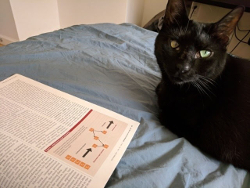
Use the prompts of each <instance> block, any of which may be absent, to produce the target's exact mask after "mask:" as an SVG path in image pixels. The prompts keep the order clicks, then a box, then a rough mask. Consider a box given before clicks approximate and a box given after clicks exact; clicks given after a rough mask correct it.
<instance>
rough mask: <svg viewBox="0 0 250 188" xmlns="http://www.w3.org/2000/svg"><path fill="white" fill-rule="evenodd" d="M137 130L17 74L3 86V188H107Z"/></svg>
mask: <svg viewBox="0 0 250 188" xmlns="http://www.w3.org/2000/svg"><path fill="white" fill-rule="evenodd" d="M138 126H139V123H138V122H135V121H133V120H131V119H128V118H126V117H124V116H122V115H119V114H117V113H115V112H112V111H110V110H107V109H105V108H102V107H100V106H97V105H94V104H92V103H89V102H87V101H84V100H82V99H79V98H77V97H74V96H72V95H69V94H67V93H64V92H61V91H59V90H56V89H54V88H51V87H49V86H46V85H44V84H41V83H39V82H37V81H34V80H32V79H29V78H26V77H24V76H21V75H18V74H15V75H13V76H11V77H9V78H7V79H6V80H3V81H2V82H0V185H1V186H0V187H5V188H8V187H46V188H50V187H51V188H52V187H60V188H63V187H65V188H69V187H82V188H97V187H98V188H99V187H104V186H105V184H106V183H107V181H108V179H109V177H110V176H111V174H112V172H113V170H114V169H115V167H116V166H117V164H118V162H119V160H120V159H121V157H122V155H123V153H124V152H125V150H126V148H127V146H128V144H129V143H130V141H131V139H132V137H133V135H134V133H135V131H136V129H137V127H138Z"/></svg>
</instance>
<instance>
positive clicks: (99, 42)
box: [0, 24, 250, 188]
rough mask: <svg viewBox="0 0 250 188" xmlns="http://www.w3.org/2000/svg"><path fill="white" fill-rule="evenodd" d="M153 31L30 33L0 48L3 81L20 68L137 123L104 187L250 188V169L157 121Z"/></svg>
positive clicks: (86, 28) (108, 27)
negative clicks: (208, 152) (211, 152)
mask: <svg viewBox="0 0 250 188" xmlns="http://www.w3.org/2000/svg"><path fill="white" fill-rule="evenodd" d="M156 35H157V34H156V33H154V32H152V31H148V30H145V29H143V28H140V27H137V26H135V25H132V24H121V25H116V24H94V25H78V26H72V27H69V28H66V29H62V30H58V31H55V32H50V33H46V34H42V35H39V36H35V37H31V38H29V39H27V40H25V41H22V42H17V43H13V44H10V45H7V46H5V47H1V48H0V80H3V79H5V78H7V77H9V76H11V75H12V74H14V73H19V74H22V75H24V76H27V77H30V78H32V79H34V80H37V81H40V82H42V83H44V84H47V85H49V86H52V87H54V88H57V89H59V90H62V91H64V92H67V93H69V94H72V95H74V96H77V97H79V98H82V99H84V100H87V101H89V102H92V103H95V104H97V105H100V106H103V107H105V108H108V109H110V110H113V111H115V112H117V113H120V114H122V115H124V116H127V117H129V118H132V119H134V120H136V121H139V122H140V126H139V128H138V130H137V132H136V134H135V135H134V138H133V140H132V142H131V143H130V145H129V147H128V149H127V150H126V152H125V154H124V156H123V157H122V159H121V161H120V163H119V164H118V166H117V168H116V170H115V171H114V172H113V175H112V176H111V178H110V180H109V181H108V183H107V185H106V187H110V188H137V187H138V188H140V187H142V188H147V187H148V188H164V187H171V188H201V187H205V188H249V187H250V176H249V173H247V172H246V171H244V170H241V169H237V168H234V167H233V166H232V165H227V164H223V163H221V162H218V161H217V160H214V159H212V158H211V157H209V156H207V155H204V154H202V153H201V152H200V151H199V150H198V149H196V148H195V147H193V146H192V145H191V144H190V143H189V142H188V141H186V140H185V139H184V138H178V137H177V136H175V135H174V134H173V133H171V132H170V131H169V130H167V129H166V128H165V127H163V126H162V125H161V124H160V123H159V121H158V118H157V113H158V108H157V102H156V95H155V92H154V90H155V87H156V86H157V84H158V82H159V81H160V77H161V75H160V72H159V68H158V66H157V63H156V59H155V57H154V40H155V37H156ZM249 157H250V156H249Z"/></svg>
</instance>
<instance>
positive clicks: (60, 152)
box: [45, 110, 127, 176]
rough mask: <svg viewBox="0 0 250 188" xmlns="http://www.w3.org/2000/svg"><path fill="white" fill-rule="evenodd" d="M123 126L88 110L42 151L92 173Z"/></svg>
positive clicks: (107, 154)
mask: <svg viewBox="0 0 250 188" xmlns="http://www.w3.org/2000/svg"><path fill="white" fill-rule="evenodd" d="M126 128H127V124H126V123H124V122H122V121H119V120H117V119H114V118H112V117H109V116H107V115H104V114H102V113H99V112H97V111H93V110H91V111H89V113H87V115H86V116H85V117H83V119H82V120H81V121H80V122H79V123H78V124H76V125H75V126H74V127H73V128H71V129H70V130H69V131H68V132H67V133H65V134H64V135H63V136H62V137H61V138H59V139H58V140H57V141H56V142H55V143H53V144H52V145H51V146H49V147H48V148H47V149H46V150H45V151H46V152H48V153H49V154H51V155H53V156H55V157H57V158H59V159H60V160H63V161H64V162H66V163H68V164H70V165H73V166H75V167H76V168H78V169H80V170H82V171H84V172H85V173H87V174H89V175H91V176H94V175H95V174H96V172H97V171H98V170H99V168H100V167H101V165H102V164H103V163H104V162H105V160H106V158H107V157H108V156H109V154H110V152H111V151H112V149H113V148H114V146H115V144H116V143H117V141H118V140H119V138H120V137H121V136H122V134H123V133H124V131H125V130H126Z"/></svg>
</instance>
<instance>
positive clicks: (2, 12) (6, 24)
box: [0, 0, 19, 44]
mask: <svg viewBox="0 0 250 188" xmlns="http://www.w3.org/2000/svg"><path fill="white" fill-rule="evenodd" d="M0 26H1V27H0V38H1V39H2V40H3V41H1V42H0V43H2V44H9V43H11V42H16V41H18V40H19V37H18V34H17V30H16V25H15V20H14V17H13V14H12V10H11V5H10V2H9V0H0Z"/></svg>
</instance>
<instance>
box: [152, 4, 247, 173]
mask: <svg viewBox="0 0 250 188" xmlns="http://www.w3.org/2000/svg"><path fill="white" fill-rule="evenodd" d="M243 13H244V8H243V7H237V8H235V9H234V10H232V11H231V12H229V13H228V14H227V15H226V16H225V17H223V18H222V19H221V20H220V21H218V22H216V23H211V24H204V23H197V22H195V21H192V20H189V19H188V17H187V13H186V9H185V3H184V1H183V0H169V1H168V5H167V8H166V13H165V18H164V23H163V27H162V29H161V31H160V32H159V35H158V36H157V38H156V42H155V56H156V58H157V62H158V64H159V67H160V69H161V73H162V79H161V82H160V83H159V85H158V86H157V88H156V94H157V96H158V105H159V108H160V121H161V123H162V124H163V125H165V126H166V127H167V128H169V130H171V131H172V132H174V133H175V134H177V135H178V136H180V137H185V138H186V139H187V140H188V141H190V142H191V143H192V144H193V145H195V146H197V147H198V148H199V149H200V150H202V151H203V152H205V153H207V154H209V155H211V156H213V157H215V158H217V159H219V160H221V161H223V162H226V163H231V164H233V165H234V166H236V167H239V168H243V169H246V170H248V171H250V62H249V61H248V60H244V59H240V58H237V57H234V56H232V55H230V54H227V52H226V48H227V45H228V43H229V39H230V35H231V34H232V32H233V30H234V28H235V27H236V25H237V23H238V21H239V19H240V18H241V16H242V14H243Z"/></svg>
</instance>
